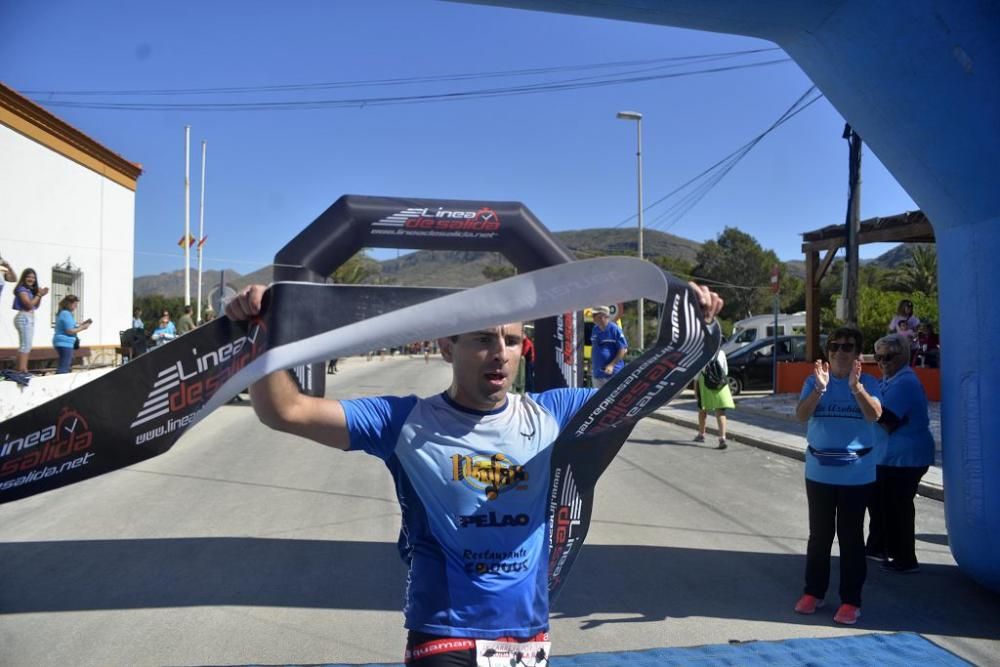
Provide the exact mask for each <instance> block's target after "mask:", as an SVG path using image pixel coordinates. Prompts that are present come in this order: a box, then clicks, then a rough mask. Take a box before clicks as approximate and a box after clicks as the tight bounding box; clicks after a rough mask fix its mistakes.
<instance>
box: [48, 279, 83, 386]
mask: <svg viewBox="0 0 1000 667" xmlns="http://www.w3.org/2000/svg"><path fill="white" fill-rule="evenodd" d="M79 303H80V299H79V297H77V296H76V295H75V294H67V295H66V296H64V297H63V298H62V301H60V302H59V314H57V315H56V329H55V333H54V334H53V335H52V347H54V348H56V352H58V353H59V368H58V369H57V370H56V374H57V375H58V374H60V373H69V369H70V367H71V366H72V365H73V348H74V347H76V336H77V334H79V333H80V332H81V331H85V330H86V329H89V328H90V324H91V320H89V319H88V320H84V321H83V322H81V323H80V324H77V323H76V317H75V315H74V312H75V311H76V307H77V306H78V305H79Z"/></svg>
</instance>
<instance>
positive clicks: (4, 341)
mask: <svg viewBox="0 0 1000 667" xmlns="http://www.w3.org/2000/svg"><path fill="white" fill-rule="evenodd" d="M141 173H142V168H141V166H140V165H138V164H135V163H132V162H129V161H128V160H126V159H125V158H123V157H121V156H120V155H118V154H116V153H113V152H112V151H111V150H109V149H108V148H105V147H104V146H102V145H101V144H99V143H97V142H96V141H94V140H93V139H91V138H90V137H88V136H86V135H85V134H83V133H82V132H80V131H79V130H77V129H74V128H73V127H71V126H70V125H68V124H67V123H65V122H63V121H61V120H59V119H58V118H56V117H55V116H53V115H52V114H50V113H49V112H48V111H46V110H45V109H43V108H41V107H40V106H38V105H37V104H35V103H34V102H32V101H30V100H28V99H26V98H24V97H22V96H21V95H18V94H17V93H16V92H14V91H13V90H11V89H10V88H7V87H5V86H4V85H3V84H0V256H2V257H3V258H4V259H6V260H7V261H8V262H9V263H10V264H11V266H13V267H14V270H15V271H16V272H17V273H18V276H20V273H21V271H23V270H24V269H26V268H32V269H34V270H35V271H36V273H37V274H38V280H39V284H40V285H41V286H43V287H49V288H50V289H51V291H50V292H49V294H48V296H46V297H45V298H44V299H43V300H42V305H41V307H40V308H39V310H38V314H37V315H36V319H35V337H34V348H42V347H48V348H51V347H52V330H53V329H52V328H53V325H54V323H55V317H56V307H57V305H58V303H59V300H60V299H61V298H62V297H63V296H65V295H66V294H69V293H73V294H76V295H77V296H79V297H80V303H79V306H78V308H77V312H76V317H77V321H82V320H84V319H87V318H88V317H89V318H93V320H94V324H93V326H91V327H90V329H88V330H87V331H85V332H83V333H82V334H81V335H80V340H81V343H82V344H83V345H84V346H87V347H89V348H90V349H91V352H92V355H93V356H92V361H95V360H98V359H99V360H101V361H104V362H110V361H111V360H112V359H113V355H114V350H115V348H116V347H117V346H118V345H119V335H118V332H119V331H120V330H122V329H125V328H128V326H129V324H130V322H131V315H132V312H131V311H132V269H133V266H132V264H133V255H132V253H133V242H134V235H135V190H136V181H137V180H138V178H139V175H140V174H141ZM13 288H14V283H4V287H3V291H2V293H0V356H6V354H7V353H9V352H11V351H12V350H10V348H16V347H17V344H18V338H17V331H16V330H15V329H14V314H15V312H14V310H13V309H12V304H13V298H14V297H13V293H14V289H13ZM3 348H7V349H3Z"/></svg>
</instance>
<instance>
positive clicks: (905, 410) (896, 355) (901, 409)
mask: <svg viewBox="0 0 1000 667" xmlns="http://www.w3.org/2000/svg"><path fill="white" fill-rule="evenodd" d="M909 359H910V341H909V339H908V338H907V337H906V336H901V335H899V334H890V335H888V336H884V337H882V338H880V339H879V340H878V342H876V343H875V361H876V362H878V365H879V368H880V369H881V371H882V417H881V418H880V419H879V424H880V425H881V426H882V428H883V429H885V430H886V431H887V432H888V434H889V443H888V446H887V447H886V449H885V452H884V453H883V455H882V458H881V459H880V460H879V463H878V466H877V467H876V474H875V491H874V492H873V493H872V497H871V500H870V501H869V504H868V512H869V515H870V518H869V521H868V543H867V545H866V552H867V554H868V556H869V557H870V558H873V559H877V560H882V561H883V563H882V569H883V570H886V571H888V572H895V573H898V574H911V573H913V572H918V571H919V570H920V566H919V565H918V564H917V553H916V546H915V540H914V536H913V533H914V517H915V514H916V512H915V510H914V507H913V498H914V497H915V496H916V495H917V486H918V485H919V484H920V478H921V477H923V476H924V474H925V473H926V472H927V468H928V467H930V465H931V464H932V463H934V436H933V435H932V434H931V427H930V415H929V414H928V412H927V394H926V393H924V387H923V385H922V384H920V380H919V379H917V376H916V374H915V373H914V372H913V369H912V368H910V365H909ZM889 559H891V560H889Z"/></svg>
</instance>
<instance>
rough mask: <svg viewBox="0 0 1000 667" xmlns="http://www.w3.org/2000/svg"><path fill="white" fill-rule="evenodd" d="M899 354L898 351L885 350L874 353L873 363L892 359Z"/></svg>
mask: <svg viewBox="0 0 1000 667" xmlns="http://www.w3.org/2000/svg"><path fill="white" fill-rule="evenodd" d="M898 356H899V353H898V352H887V353H885V354H876V355H875V363H882V362H883V361H892V360H893V359H895V358H896V357H898Z"/></svg>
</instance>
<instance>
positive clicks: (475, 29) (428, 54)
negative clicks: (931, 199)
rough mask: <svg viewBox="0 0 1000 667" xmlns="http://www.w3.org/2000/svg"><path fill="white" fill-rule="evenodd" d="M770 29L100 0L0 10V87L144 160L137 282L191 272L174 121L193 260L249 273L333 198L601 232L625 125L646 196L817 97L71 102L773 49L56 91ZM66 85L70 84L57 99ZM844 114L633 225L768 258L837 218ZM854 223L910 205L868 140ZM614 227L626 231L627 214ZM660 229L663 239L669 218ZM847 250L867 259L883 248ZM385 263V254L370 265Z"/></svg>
mask: <svg viewBox="0 0 1000 667" xmlns="http://www.w3.org/2000/svg"><path fill="white" fill-rule="evenodd" d="M771 47H773V44H770V43H768V42H764V41H761V40H756V39H750V38H745V37H738V36H732V35H721V34H714V33H706V32H697V31H691V30H680V29H674V28H666V27H662V26H650V25H641V24H631V23H625V22H615V21H608V20H598V19H590V18H581V17H573V16H564V15H558V14H545V13H538V12H526V11H521V10H513V9H505V8H495V7H481V6H474V5H464V4H453V3H448V2H438V1H435V0H367V1H362V0H337V1H335V2H333V1H326V2H322V1H310V2H304V1H289V2H284V3H271V2H256V1H244V2H233V1H229V0H222V1H217V2H202V3H193V2H179V3H141V2H134V1H131V2H121V1H118V0H106V1H102V2H98V3H81V2H69V1H66V0H50V1H47V2H18V1H16V0H0V80H3V81H4V83H6V84H7V85H8V86H11V87H12V88H14V89H15V90H18V91H22V92H24V91H35V92H30V93H26V94H28V96H29V97H31V98H32V99H34V100H35V101H36V102H38V103H39V104H41V105H43V106H46V107H47V108H48V109H49V110H50V111H52V112H53V113H55V114H56V115H57V116H59V117H60V118H62V119H64V120H66V121H67V122H69V123H70V124H72V125H74V126H75V127H77V128H79V129H80V130H82V131H83V132H85V133H87V134H88V135H90V136H91V137H93V138H94V139H96V140H98V141H100V142H101V143H103V144H104V145H106V146H107V147H109V148H111V149H112V150H114V151H116V152H118V153H120V154H121V155H123V156H125V157H126V158H128V159H130V160H132V161H134V162H139V163H141V164H142V165H143V169H144V174H143V176H142V177H141V178H140V180H139V187H138V191H137V195H136V238H135V250H136V255H135V260H136V261H135V271H136V274H137V275H145V274H150V273H159V272H163V271H172V270H177V269H180V268H182V267H183V251H182V250H181V249H180V248H179V247H178V246H177V240H178V239H179V238H180V236H181V235H182V233H183V221H184V211H183V202H184V199H183V196H184V192H183V173H184V144H183V137H184V129H183V128H184V126H185V125H191V127H192V130H191V137H192V141H191V177H192V188H191V221H192V229H193V230H194V233H195V234H197V223H198V197H199V188H200V143H201V141H202V140H205V141H207V142H208V178H207V189H206V213H205V231H206V234H207V236H208V241H207V243H206V245H205V258H204V265H205V267H206V268H212V269H220V268H232V269H236V270H237V271H239V272H241V273H248V272H250V271H252V270H255V269H257V268H260V267H261V266H263V265H264V264H267V263H268V262H269V261H270V260H271V258H272V257H273V255H274V253H275V252H276V251H277V250H278V249H279V248H281V247H282V246H283V245H284V244H285V243H286V242H287V241H289V240H290V239H291V238H293V237H294V236H295V235H296V234H297V233H298V232H299V231H300V230H301V229H303V228H304V227H305V226H306V225H308V224H309V223H310V222H312V221H313V220H314V219H315V218H316V216H317V215H319V214H320V213H321V212H322V211H323V210H324V209H325V208H326V207H327V206H329V205H330V204H331V203H332V202H333V201H334V200H336V199H337V198H338V197H339V196H340V195H342V194H349V193H350V194H368V195H391V196H413V197H432V198H433V197H441V198H454V199H482V200H517V201H522V202H524V203H525V204H526V205H527V206H528V207H529V208H530V209H531V210H532V211H533V212H534V213H535V214H536V215H537V216H538V217H539V218H540V219H541V220H542V221H543V222H544V223H545V224H546V225H547V226H548V227H549V228H550V229H552V230H556V231H558V230H566V229H582V228H591V227H607V226H613V225H618V224H620V223H623V221H625V220H626V219H627V218H628V217H629V216H631V215H633V214H634V213H635V208H636V175H635V125H634V123H633V122H626V121H622V120H617V119H616V118H615V113H616V112H617V111H620V110H626V109H627V110H636V111H640V112H642V113H643V115H644V120H643V153H644V168H645V179H644V181H645V193H644V194H645V201H646V204H647V205H648V204H651V203H652V202H654V201H656V200H657V199H659V198H661V197H663V196H664V195H666V194H667V193H669V192H671V191H672V190H674V189H675V188H677V187H678V186H680V185H681V184H682V183H684V182H686V181H688V180H689V179H691V178H692V177H694V176H696V175H698V174H699V173H701V172H702V171H703V170H705V169H706V168H708V167H709V166H711V165H712V164H714V163H715V162H717V161H718V160H720V159H722V158H723V157H725V156H726V155H728V154H730V153H731V152H732V151H734V150H736V149H737V148H739V147H740V146H742V145H744V144H745V143H746V142H748V141H749V140H751V139H752V138H754V137H755V136H756V135H758V134H760V133H761V132H762V131H764V130H765V129H767V128H768V127H769V126H770V125H771V124H772V123H773V122H774V121H775V120H776V119H778V118H779V117H780V116H781V114H782V113H783V112H784V111H785V110H786V109H788V108H789V107H790V106H791V105H792V104H793V103H794V102H795V101H796V100H797V99H799V97H800V96H801V95H802V94H803V93H804V92H805V91H806V90H807V89H808V88H809V86H810V85H811V83H810V81H809V79H808V78H807V77H806V76H805V74H803V73H802V71H801V70H800V69H799V68H798V66H797V65H795V64H794V63H793V62H785V63H781V64H775V65H770V66H762V67H756V68H746V69H737V70H732V71H725V72H719V73H711V74H700V75H696V76H686V77H678V78H664V79H659V80H652V81H645V82H640V83H629V84H621V85H610V86H603V87H587V88H579V89H575V90H568V91H560V92H545V93H539V94H530V95H517V96H503V97H492V98H485V99H469V100H461V101H450V102H433V103H424V104H405V105H383V106H379V105H363V106H362V105H354V106H347V107H326V108H320V109H305V110H304V109H302V108H300V107H296V108H294V110H284V111H276V110H268V111H249V110H228V111H197V110H191V109H179V110H174V109H171V110H163V109H156V110H149V111H145V110H108V109H89V108H70V107H64V106H59V105H58V103H59V102H60V101H73V102H85V103H93V102H124V103H130V104H134V103H138V102H153V103H157V104H163V103H167V104H178V103H192V102H206V101H208V102H226V103H235V102H240V103H246V102H251V101H277V100H282V101H301V100H332V99H344V98H352V99H353V98H359V97H385V96H401V95H415V94H428V93H433V94H440V93H453V92H458V91H463V90H469V89H473V88H476V89H481V88H493V87H509V86H515V85H523V84H529V83H530V84H537V83H542V82H552V81H557V80H566V79H569V78H578V77H588V76H594V75H595V74H601V75H603V77H604V78H609V77H620V76H622V74H621V72H623V71H631V72H635V71H638V70H644V72H643V73H642V74H638V75H634V76H643V75H646V74H649V73H662V72H666V71H682V70H685V69H686V70H694V69H705V68H708V67H722V66H727V65H730V66H731V65H737V64H747V63H751V62H760V61H764V60H776V59H780V58H785V55H784V53H783V52H781V51H771V52H764V53H761V54H758V55H755V56H741V57H738V58H733V59H726V60H719V61H714V62H711V63H708V64H693V65H685V67H683V68H680V69H675V70H656V71H655V72H654V71H653V70H650V69H649V68H650V67H652V65H645V66H638V65H637V66H633V67H631V68H628V69H627V70H623V69H621V68H619V69H615V70H611V69H608V70H586V71H578V72H566V71H562V72H553V73H549V74H545V75H536V76H533V77H505V78H482V77H478V78H473V79H471V80H468V81H450V82H440V81H438V82H424V83H421V84H410V85H405V86H394V87H387V86H367V87H363V88H358V87H352V88H336V89H330V90H322V91H312V92H309V93H305V94H303V93H296V94H292V93H285V94H282V95H280V96H279V95H275V94H273V93H265V92H261V91H257V92H252V93H245V94H239V95H236V94H230V95H225V96H223V95H215V96H210V95H197V96H191V95H188V96H180V95H177V94H172V95H163V96H156V97H151V96H141V97H140V96H127V97H126V96H115V97H108V96H102V97H95V96H67V95H65V92H66V91H81V90H83V91H94V90H113V91H123V90H151V89H156V90H172V89H180V88H183V89H205V88H221V87H260V86H280V85H290V84H311V83H321V82H344V81H373V80H382V79H410V78H415V77H432V76H443V75H457V74H477V73H478V74H481V73H484V72H509V71H511V70H523V69H529V68H532V69H534V68H556V67H565V66H573V65H589V64H596V63H610V62H621V61H645V60H651V59H663V58H672V57H673V58H676V57H682V56H695V55H701V54H717V53H724V52H734V51H744V50H752V49H766V48H771ZM60 93H61V94H60ZM842 130H843V119H842V118H841V117H840V115H839V114H838V113H837V112H836V110H834V109H833V107H832V106H831V105H830V104H829V103H828V102H827V101H826V99H825V98H824V99H820V100H819V101H818V102H816V103H814V104H812V105H811V106H810V107H809V108H807V109H805V110H804V111H802V112H801V113H799V114H798V115H796V116H795V117H794V118H792V119H790V120H789V121H788V122H786V123H785V124H783V125H782V126H781V127H779V128H777V129H776V130H775V131H774V132H772V133H770V134H769V135H768V136H766V137H765V138H764V139H763V140H762V141H761V142H760V143H759V144H758V145H757V146H756V147H755V148H754V149H753V151H751V152H750V153H749V154H748V155H747V156H746V157H745V158H744V159H743V160H742V161H741V162H739V163H738V164H737V165H736V166H735V167H734V168H733V169H732V171H730V172H729V173H728V175H727V176H726V177H725V178H724V179H722V180H721V181H720V182H719V183H718V184H717V185H716V186H715V187H714V188H712V189H711V190H710V191H709V192H708V194H707V195H706V196H705V197H704V198H703V199H702V200H701V201H700V202H699V203H698V204H697V205H696V206H695V207H694V208H692V209H690V210H689V211H688V212H687V213H686V214H685V215H683V216H682V217H679V218H677V217H676V216H671V217H669V218H667V219H664V220H659V221H658V220H657V218H658V216H659V215H660V213H661V211H662V210H663V209H664V206H665V205H666V204H669V203H670V202H672V201H676V199H670V200H668V201H667V202H666V203H665V204H664V205H661V206H660V207H656V208H653V209H652V210H650V211H648V212H647V213H646V216H645V217H646V226H647V227H649V228H653V229H661V230H663V231H669V232H670V233H673V234H677V235H679V236H683V237H686V238H690V239H693V240H696V241H705V240H709V239H712V238H715V236H716V235H717V234H718V233H719V232H721V231H722V229H723V228H724V227H725V226H726V225H732V226H737V227H739V228H741V229H743V230H745V231H747V232H749V233H750V234H752V235H754V236H755V237H756V238H757V239H758V240H759V241H760V242H761V244H762V245H763V246H764V247H765V248H771V249H773V250H775V251H776V252H777V253H778V256H779V257H781V258H782V259H785V260H788V259H802V254H801V252H800V244H801V237H800V234H801V233H802V232H804V231H808V230H812V229H817V228H819V227H822V226H825V225H829V224H839V223H842V222H843V219H844V212H845V208H846V202H845V199H846V190H847V186H846V180H847V142H846V141H845V140H843V139H842V138H841V132H842ZM862 169H863V175H862V177H863V185H862V205H861V210H862V217H863V218H867V217H871V216H875V215H892V214H895V213H899V212H902V211H905V210H913V209H915V208H917V207H916V205H915V204H914V203H913V201H912V200H911V199H910V197H909V196H908V195H907V194H906V193H905V192H904V191H903V190H902V188H901V187H900V186H899V185H898V184H897V183H896V181H895V179H894V178H893V177H892V175H891V174H889V173H888V172H887V171H886V170H885V168H884V167H882V165H881V163H880V162H879V161H878V160H877V158H876V157H875V156H874V155H873V154H872V153H871V151H870V150H868V149H867V147H866V150H865V154H864V162H863V168H862ZM625 225H631V226H633V227H634V226H635V221H634V220H632V221H629V222H626V223H625ZM668 225H669V226H668ZM887 247H890V246H886V245H882V244H874V245H869V246H862V248H861V256H862V257H872V256H875V255H877V254H879V253H881V252H884V251H885V250H886V249H887ZM375 254H376V256H378V257H380V258H381V257H388V256H395V254H396V251H395V250H392V251H381V252H378V253H375Z"/></svg>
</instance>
